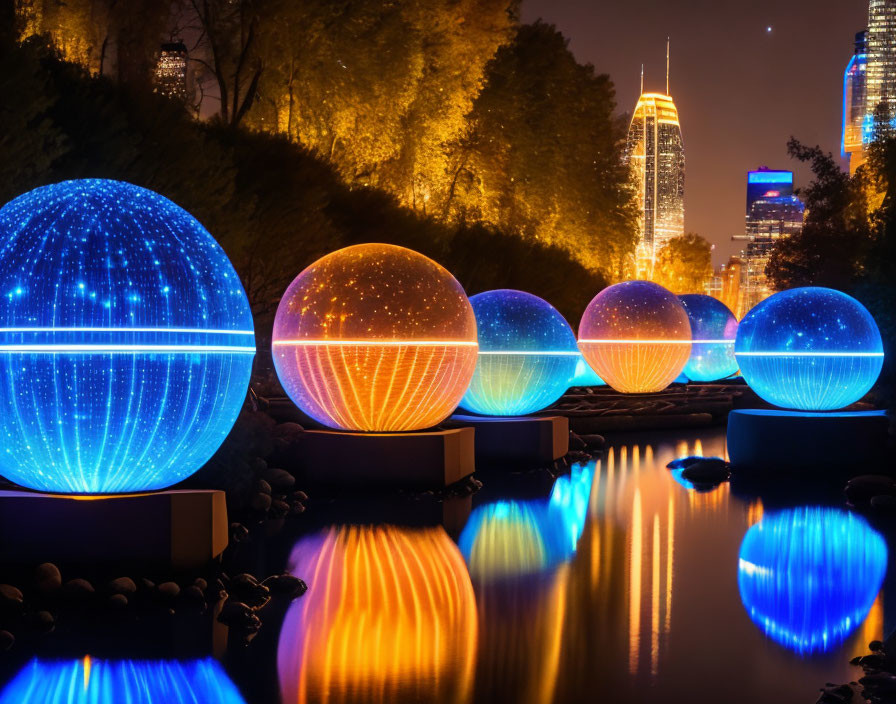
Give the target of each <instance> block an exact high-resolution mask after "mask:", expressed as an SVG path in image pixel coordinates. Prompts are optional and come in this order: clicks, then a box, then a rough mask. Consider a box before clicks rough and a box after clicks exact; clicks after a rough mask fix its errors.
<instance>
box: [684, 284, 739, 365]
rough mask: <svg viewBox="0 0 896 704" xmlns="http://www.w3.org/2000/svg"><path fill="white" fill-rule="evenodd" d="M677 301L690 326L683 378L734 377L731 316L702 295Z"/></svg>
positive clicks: (733, 320)
mask: <svg viewBox="0 0 896 704" xmlns="http://www.w3.org/2000/svg"><path fill="white" fill-rule="evenodd" d="M678 298H679V300H680V301H681V304H682V305H683V306H684V309H685V310H686V311H687V314H688V320H689V321H690V323H691V338H692V339H691V356H690V357H688V361H687V364H685V365H684V371H683V373H684V375H685V376H686V377H687V378H688V379H689V380H691V381H717V380H719V379H725V378H727V377H729V376H731V375H732V374H735V373H736V372H737V360H736V359H735V358H734V338H735V336H736V335H737V318H735V317H734V313H732V312H731V311H730V310H729V309H728V306H726V305H725V304H724V303H722V302H721V301H720V300H718V299H717V298H713V297H712V296H707V295H705V294H702V293H688V294H685V295H683V296H679V297H678Z"/></svg>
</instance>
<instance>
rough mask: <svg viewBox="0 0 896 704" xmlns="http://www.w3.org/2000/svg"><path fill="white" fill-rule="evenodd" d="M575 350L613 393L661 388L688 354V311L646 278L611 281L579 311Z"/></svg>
mask: <svg viewBox="0 0 896 704" xmlns="http://www.w3.org/2000/svg"><path fill="white" fill-rule="evenodd" d="M579 349H580V350H581V351H582V355H583V356H584V357H585V359H586V360H587V362H588V364H590V365H591V367H592V368H593V369H594V371H595V372H597V374H598V375H599V376H600V378H601V379H603V380H604V381H605V382H607V384H609V385H610V386H612V387H613V388H614V389H616V391H621V392H623V393H649V392H653V391H662V390H663V389H665V388H666V387H667V386H669V384H671V383H672V382H673V381H675V378H676V377H677V376H678V375H679V374H680V373H681V370H682V369H683V368H684V365H685V363H686V362H687V361H688V357H689V356H690V353H691V326H690V323H689V322H688V314H687V312H686V311H685V309H684V306H683V305H682V304H681V302H680V301H679V300H678V298H677V297H676V296H675V295H674V294H672V293H671V292H669V291H667V290H666V289H665V288H663V287H662V286H660V285H658V284H655V283H653V282H651V281H626V282H624V283H620V284H614V285H613V286H608V287H607V288H605V289H604V290H603V291H601V292H600V293H599V294H597V295H596V296H595V297H594V298H593V299H592V301H591V303H589V304H588V307H587V308H586V309H585V313H584V314H583V315H582V321H581V323H580V324H579Z"/></svg>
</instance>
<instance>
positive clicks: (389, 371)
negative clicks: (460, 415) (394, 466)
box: [273, 244, 478, 432]
mask: <svg viewBox="0 0 896 704" xmlns="http://www.w3.org/2000/svg"><path fill="white" fill-rule="evenodd" d="M477 349H478V348H477V342H476V320H475V318H474V316H473V309H472V308H471V306H470V302H469V300H467V297H466V294H465V293H464V290H463V288H462V287H461V285H460V284H459V283H458V282H457V281H456V280H455V279H454V277H452V276H451V274H450V273H448V272H447V271H446V270H445V269H444V268H442V267H441V266H439V265H438V264H437V263H436V262H434V261H432V260H431V259H428V258H427V257H425V256H423V255H422V254H418V253H417V252H414V251H412V250H410V249H405V248H404V247H396V246H394V245H387V244H364V245H356V246H353V247H346V248H345V249H341V250H339V251H337V252H333V253H332V254H328V255H327V256H325V257H323V258H321V259H319V260H318V261H317V262H315V263H314V264H312V265H311V266H309V267H308V268H307V269H305V270H304V271H303V272H302V273H301V274H299V276H298V277H296V279H295V281H293V282H292V284H290V286H289V288H288V289H287V290H286V293H285V294H284V295H283V298H282V300H281V301H280V305H279V307H278V308H277V315H276V318H275V321H274V335H273V356H274V364H275V367H276V370H277V375H278V377H279V378H280V382H281V383H282V384H283V387H284V389H285V390H286V392H287V394H289V396H290V398H291V399H292V400H293V402H294V403H295V404H296V405H297V406H298V407H299V408H300V409H301V410H302V411H303V412H305V413H306V414H307V415H309V416H310V417H311V418H313V419H314V420H316V421H318V422H319V423H321V424H323V425H326V426H328V427H331V428H338V429H342V430H358V431H365V432H400V431H409V430H420V429H424V428H429V427H432V426H434V425H436V424H438V423H440V422H441V421H443V420H444V419H445V418H446V417H448V415H450V414H451V412H452V411H453V410H454V409H455V408H456V407H457V404H458V402H459V401H460V398H461V396H463V394H464V391H466V388H467V386H468V385H469V383H470V378H471V377H472V375H473V371H474V369H475V367H476V353H477Z"/></svg>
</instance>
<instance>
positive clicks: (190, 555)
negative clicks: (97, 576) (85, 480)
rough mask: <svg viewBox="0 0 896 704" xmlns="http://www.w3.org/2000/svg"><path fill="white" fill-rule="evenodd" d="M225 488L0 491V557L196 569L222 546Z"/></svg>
mask: <svg viewBox="0 0 896 704" xmlns="http://www.w3.org/2000/svg"><path fill="white" fill-rule="evenodd" d="M227 526H228V524H227V505H226V502H225V497H224V492H223V491H211V490H174V491H160V492H155V493H151V494H122V495H105V496H70V495H64V494H40V493H36V492H27V491H0V559H2V560H3V561H9V562H33V561H35V560H37V561H40V562H56V563H62V564H94V563H97V564H98V563H113V562H114V563H139V564H141V565H147V564H149V565H159V566H162V567H167V568H174V569H192V568H195V567H201V566H202V565H205V564H206V563H208V562H209V561H210V560H212V559H214V558H215V557H217V556H218V555H220V554H221V553H222V552H223V551H224V548H226V547H227V530H228V529H227Z"/></svg>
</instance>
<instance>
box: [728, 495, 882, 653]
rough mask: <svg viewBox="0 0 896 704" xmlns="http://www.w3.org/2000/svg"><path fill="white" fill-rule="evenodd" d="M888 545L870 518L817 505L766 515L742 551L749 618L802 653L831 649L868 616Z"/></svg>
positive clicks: (740, 576)
mask: <svg viewBox="0 0 896 704" xmlns="http://www.w3.org/2000/svg"><path fill="white" fill-rule="evenodd" d="M886 569H887V546H886V543H885V542H884V539H883V537H882V536H881V535H880V534H879V533H878V532H877V531H875V530H874V529H872V528H871V527H870V526H869V525H868V523H867V522H866V521H865V519H863V518H861V517H860V516H857V515H854V514H852V513H847V512H846V511H840V510H837V509H831V508H822V507H815V506H805V507H800V508H795V509H787V510H783V511H779V512H776V513H772V514H767V515H766V516H764V517H763V518H762V520H760V521H759V523H756V524H754V525H753V526H751V527H750V529H749V530H748V531H747V534H746V535H745V536H744V539H743V541H742V542H741V546H740V553H739V558H738V575H737V583H738V589H739V591H740V597H741V601H742V602H743V605H744V608H745V609H746V611H747V613H748V614H749V615H750V618H751V619H752V621H753V622H754V623H755V624H756V625H757V626H758V627H759V628H760V629H762V630H763V631H764V632H765V634H766V635H767V636H768V637H769V638H771V639H772V640H774V641H776V642H778V643H780V644H782V645H784V646H785V647H787V648H789V649H791V650H794V651H796V652H797V653H800V654H807V653H813V652H823V651H826V650H830V649H831V648H833V647H834V646H835V645H837V644H838V643H840V642H842V641H843V640H844V639H845V638H846V637H848V636H849V635H850V633H852V632H853V631H854V630H855V629H856V628H857V627H858V626H859V625H860V624H861V623H862V621H863V620H864V619H865V618H866V617H867V615H868V612H869V610H870V609H871V606H872V604H873V603H874V600H875V599H876V598H877V595H878V592H879V591H880V588H881V586H882V584H883V579H884V575H885V573H886Z"/></svg>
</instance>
